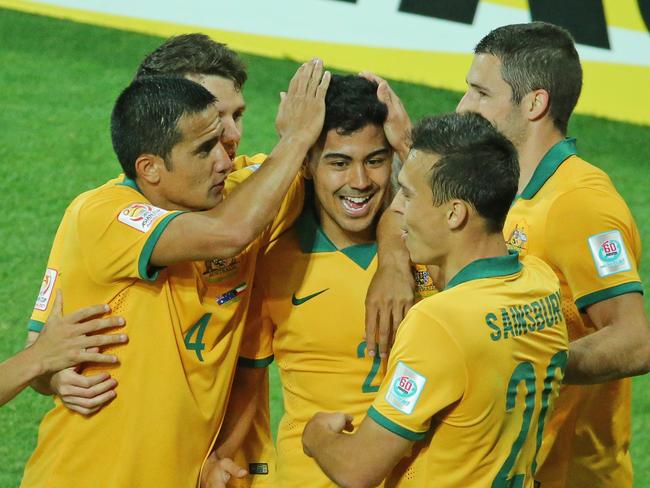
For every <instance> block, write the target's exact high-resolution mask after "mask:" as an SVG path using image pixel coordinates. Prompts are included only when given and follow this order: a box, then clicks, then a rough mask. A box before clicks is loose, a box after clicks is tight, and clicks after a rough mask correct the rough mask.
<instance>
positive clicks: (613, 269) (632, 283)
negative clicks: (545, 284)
mask: <svg viewBox="0 0 650 488" xmlns="http://www.w3.org/2000/svg"><path fill="white" fill-rule="evenodd" d="M545 237H546V239H547V241H546V242H547V255H548V256H549V261H550V263H551V264H552V265H553V266H555V267H556V268H557V269H558V270H559V271H560V272H561V273H562V274H563V275H564V276H565V277H566V279H567V282H568V285H569V288H570V289H571V292H572V294H573V300H574V301H575V303H576V306H577V307H578V309H580V310H581V311H582V310H584V309H585V308H586V307H588V306H589V305H593V304H594V303H598V302H600V301H603V300H607V299H608V298H613V297H616V296H619V295H622V294H625V293H630V292H639V293H643V288H642V286H641V280H640V278H639V273H638V260H639V256H640V250H641V249H640V247H641V241H640V237H639V232H638V229H637V227H636V224H635V222H634V219H633V217H632V215H631V213H630V211H629V209H628V208H627V206H626V205H625V202H624V201H623V200H622V199H621V198H620V197H619V196H618V195H617V194H611V193H608V192H604V191H595V190H592V189H588V188H577V189H575V190H572V191H570V192H567V193H565V194H564V195H561V196H560V197H558V198H557V199H556V201H555V202H554V203H553V206H552V207H551V209H550V211H549V214H548V221H547V225H546V236H545Z"/></svg>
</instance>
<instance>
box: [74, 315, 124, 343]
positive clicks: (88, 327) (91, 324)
mask: <svg viewBox="0 0 650 488" xmlns="http://www.w3.org/2000/svg"><path fill="white" fill-rule="evenodd" d="M124 324H125V322H124V318H123V317H104V318H101V319H93V320H89V321H87V322H84V323H83V324H81V325H80V327H79V332H80V333H81V334H87V333H89V332H95V331H98V330H102V329H109V328H112V327H122V326H123V325H124ZM98 345H100V344H98Z"/></svg>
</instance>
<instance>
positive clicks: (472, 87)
mask: <svg viewBox="0 0 650 488" xmlns="http://www.w3.org/2000/svg"><path fill="white" fill-rule="evenodd" d="M456 112H459V113H463V112H477V113H479V114H481V115H482V116H483V117H485V118H486V119H488V120H489V121H490V122H492V125H494V126H495V127H496V128H497V129H498V130H499V131H500V132H501V133H502V134H503V135H505V136H506V137H507V138H508V139H510V141H512V143H513V144H514V145H515V147H517V146H520V145H521V144H522V142H523V141H524V139H525V132H526V125H525V121H526V118H525V117H524V115H523V112H522V104H515V103H514V102H513V100H512V88H511V87H510V85H509V84H508V83H506V82H505V81H504V80H503V78H502V76H501V61H500V60H499V58H497V57H496V56H494V55H492V54H477V55H475V56H474V60H473V61H472V66H471V67H470V69H469V72H468V73H467V91H466V92H465V95H463V98H462V99H461V100H460V102H458V106H457V107H456Z"/></svg>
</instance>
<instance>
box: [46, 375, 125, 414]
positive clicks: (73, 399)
mask: <svg viewBox="0 0 650 488" xmlns="http://www.w3.org/2000/svg"><path fill="white" fill-rule="evenodd" d="M116 386H117V381H116V380H115V379H114V378H111V376H110V375H109V374H108V373H99V374H95V375H92V376H84V375H82V374H79V373H78V372H77V371H75V369H74V368H68V369H64V370H63V371H59V372H58V373H56V374H54V375H53V376H52V379H51V380H50V388H51V389H52V391H53V392H54V393H55V394H56V395H57V396H58V397H59V398H60V399H61V401H62V402H63V404H64V405H65V406H66V407H67V408H68V409H70V410H72V411H73V412H77V413H80V414H81V415H85V416H88V415H92V414H94V413H95V412H97V411H99V410H101V409H102V408H103V407H104V406H106V405H107V404H108V403H109V402H111V401H112V400H113V399H114V398H115V397H116V396H117V394H116V393H115V387H116Z"/></svg>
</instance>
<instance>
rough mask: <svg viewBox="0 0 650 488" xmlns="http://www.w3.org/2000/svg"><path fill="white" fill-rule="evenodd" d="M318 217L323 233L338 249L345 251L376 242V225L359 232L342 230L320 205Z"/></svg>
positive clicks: (317, 207)
mask: <svg viewBox="0 0 650 488" xmlns="http://www.w3.org/2000/svg"><path fill="white" fill-rule="evenodd" d="M316 216H317V217H318V220H319V221H320V225H321V228H322V229H323V232H324V233H325V235H326V236H327V238H328V239H329V240H330V241H332V244H334V245H335V246H336V247H337V248H338V249H345V248H346V247H350V246H356V245H357V244H368V243H370V242H375V240H376V236H375V229H376V223H373V224H372V225H370V226H368V227H366V228H365V229H363V230H360V231H359V232H353V231H349V230H345V229H342V228H341V227H339V225H338V224H337V223H336V222H335V221H334V220H333V219H331V218H330V217H329V215H327V214H326V213H325V210H323V208H322V207H321V206H320V205H319V204H318V203H317V204H316Z"/></svg>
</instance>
